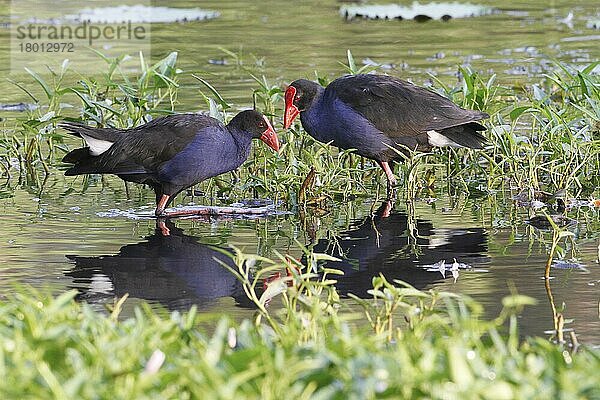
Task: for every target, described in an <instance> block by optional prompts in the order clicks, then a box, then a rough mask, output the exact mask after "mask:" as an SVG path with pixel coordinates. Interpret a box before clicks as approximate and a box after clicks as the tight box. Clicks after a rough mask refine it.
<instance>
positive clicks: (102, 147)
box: [79, 133, 113, 156]
mask: <svg viewBox="0 0 600 400" xmlns="http://www.w3.org/2000/svg"><path fill="white" fill-rule="evenodd" d="M79 134H80V135H81V137H82V138H83V140H85V142H86V143H87V145H88V146H89V148H90V154H91V155H93V156H99V155H100V154H102V153H104V152H105V151H106V150H108V149H110V146H112V145H113V142H109V141H108V140H101V139H96V138H93V137H91V136H88V135H85V134H83V133H79Z"/></svg>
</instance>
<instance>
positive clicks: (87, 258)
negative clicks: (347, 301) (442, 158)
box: [0, 1, 600, 344]
mask: <svg viewBox="0 0 600 400" xmlns="http://www.w3.org/2000/svg"><path fill="white" fill-rule="evenodd" d="M90 3H93V2H90ZM480 3H481V4H489V5H495V2H491V1H484V2H480ZM318 4H319V5H318ZM340 4H342V3H340V2H334V1H329V2H313V1H308V2H301V3H299V4H296V5H292V3H289V2H283V1H269V2H256V3H245V2H237V1H232V2H210V1H209V2H202V4H201V7H202V8H205V9H212V10H216V11H219V12H220V13H221V17H220V18H217V19H215V20H212V21H207V22H192V23H188V24H164V25H160V26H157V27H156V28H155V29H153V32H152V38H153V41H152V48H153V57H154V58H156V59H158V58H160V57H161V56H164V55H165V54H167V53H169V52H170V51H178V52H179V54H180V55H179V64H178V66H179V67H180V68H182V69H183V70H185V71H195V72H199V73H201V74H202V76H204V77H205V78H206V79H208V80H210V82H211V83H212V84H213V85H215V86H216V87H217V88H218V89H219V90H220V91H221V93H222V94H223V95H224V97H225V98H226V99H228V100H229V101H231V102H232V103H234V105H235V106H236V107H245V106H248V105H249V103H250V101H249V99H250V93H251V90H252V89H253V88H255V87H256V84H255V82H254V81H252V80H251V79H249V76H248V73H247V72H245V71H243V70H241V69H239V68H237V67H236V61H235V60H233V59H232V58H231V57H229V56H226V55H225V54H224V53H222V52H221V51H220V50H219V47H224V48H228V49H230V50H232V51H234V52H240V48H241V54H242V58H243V62H244V64H245V65H247V66H252V67H253V68H255V71H256V73H258V74H264V75H265V76H267V77H268V78H269V79H270V80H272V81H275V80H278V79H281V78H283V80H284V81H291V80H293V79H296V78H298V77H314V71H315V70H318V71H319V73H320V74H321V75H328V76H329V77H334V76H337V75H340V74H341V73H342V68H341V67H340V65H339V64H338V62H339V61H344V60H345V52H346V49H348V48H350V49H352V52H353V54H354V57H355V59H356V60H357V62H360V60H363V59H366V58H369V59H371V60H374V61H375V62H377V63H386V64H393V65H395V69H392V70H390V71H386V72H389V73H391V74H394V75H398V76H402V77H405V78H410V79H412V80H414V81H415V82H418V83H424V82H426V81H427V80H428V79H429V75H428V74H429V73H431V74H436V75H439V76H440V77H441V79H442V80H443V81H445V82H446V83H450V84H454V83H455V82H456V77H455V74H456V65H457V64H463V63H465V62H469V63H470V64H471V65H472V67H473V68H474V69H476V70H481V71H482V72H483V73H485V74H490V73H493V72H495V73H497V74H498V78H499V81H500V82H502V83H504V84H506V85H509V86H510V85H511V84H514V85H517V86H519V85H520V84H522V83H523V82H534V81H537V80H539V76H540V75H541V74H542V73H544V72H547V71H549V70H550V69H551V68H552V66H551V64H550V62H549V59H550V58H556V59H558V60H561V61H563V62H567V63H571V64H573V65H586V64H588V63H589V62H591V61H593V60H596V59H598V57H599V55H600V50H599V49H600V46H598V39H595V40H589V37H590V36H592V35H597V34H598V31H594V30H591V29H588V28H586V27H585V26H586V22H587V20H588V19H589V18H591V17H592V16H594V15H596V13H597V12H598V9H597V6H596V5H595V2H591V1H582V2H573V1H568V2H567V1H555V2H549V3H548V4H547V5H545V4H541V3H540V4H539V5H531V4H530V2H524V1H523V2H521V1H510V2H504V3H503V5H502V7H501V10H500V11H501V12H499V13H497V14H494V15H490V16H485V17H479V18H472V19H462V20H451V21H450V22H438V21H430V22H428V23H423V24H419V23H416V22H412V21H402V22H400V21H387V22H385V21H354V22H350V23H348V22H344V20H343V19H342V18H340V17H339V15H338V12H337V10H338V8H339V6H340ZM190 5H191V3H190V2H188V1H176V2H170V3H169V6H172V7H174V6H181V7H189V6H190ZM192 6H195V3H194V5H192ZM571 10H573V12H574V15H575V17H574V27H573V28H572V29H571V28H569V27H568V26H567V25H565V24H563V23H560V22H558V21H559V20H560V19H562V18H565V17H566V16H567V14H568V13H569V11H571ZM0 32H1V31H0ZM1 35H3V36H0V40H3V41H4V42H0V45H2V47H4V46H5V41H6V35H5V34H4V33H2V34H1ZM223 57H225V59H226V60H227V65H218V64H221V63H215V62H214V61H213V63H209V60H221V59H222V58H223ZM89 62H94V61H93V60H92V59H91V58H90V61H89ZM0 68H3V69H2V72H6V71H7V70H8V66H6V65H3V66H1V67H0ZM73 68H74V69H77V65H76V62H74V66H73ZM13 78H14V79H17V80H19V81H21V82H24V81H27V80H28V79H29V78H27V77H26V76H25V75H24V74H22V75H19V74H16V76H13ZM73 79H75V78H73ZM183 83H184V84H183V87H182V88H181V89H180V91H179V101H180V104H179V105H178V107H177V108H178V110H179V111H187V110H197V109H201V108H203V107H204V106H203V102H202V100H201V99H200V96H199V95H198V91H197V87H198V85H196V83H193V82H192V79H191V78H184V79H183ZM32 87H33V85H32ZM0 89H2V97H1V98H0V103H3V104H14V103H19V102H27V101H28V98H27V97H26V96H24V95H23V94H22V92H20V91H19V90H18V89H17V88H15V87H14V86H11V85H10V84H8V83H7V82H5V81H3V82H1V83H0ZM19 115H20V114H18V113H16V112H14V110H11V111H10V112H5V113H2V114H0V117H2V118H4V121H3V122H2V124H4V127H5V128H10V127H11V123H13V124H14V122H11V121H14V118H15V117H18V116H19ZM73 144H75V143H74V142H73ZM12 172H13V173H14V174H15V175H17V171H15V170H13V171H12ZM3 179H4V177H3ZM87 184H88V185H89V187H87V189H86V190H83V189H82V187H83V185H82V180H81V178H79V179H78V180H73V179H65V178H64V177H63V176H62V172H61V171H60V170H59V169H57V168H55V167H52V168H51V175H50V176H49V178H48V179H47V181H45V182H37V183H33V182H31V181H29V182H28V181H21V182H20V181H19V180H18V179H17V178H12V179H7V180H6V184H5V185H4V186H2V187H1V188H0V209H1V210H2V213H1V215H0V221H1V222H2V226H3V228H4V229H3V230H2V231H1V232H0V243H2V247H1V249H0V262H1V264H0V287H1V289H2V291H10V290H13V289H12V288H13V285H14V283H15V282H19V283H28V284H31V285H33V286H35V287H43V288H48V287H49V288H51V289H52V290H55V291H57V292H58V291H62V290H65V289H68V288H75V289H77V290H78V291H79V293H80V296H79V297H80V298H81V299H84V300H86V301H88V302H90V303H93V304H98V306H99V307H100V305H101V304H103V303H105V302H112V301H113V298H114V296H122V295H123V294H125V293H129V294H130V296H131V298H132V299H133V300H132V301H130V302H129V304H130V305H131V304H135V302H136V299H144V300H148V301H149V302H151V304H153V305H154V306H156V307H163V306H164V307H166V308H168V309H183V308H186V307H189V306H190V305H191V304H197V305H199V307H200V309H201V310H202V311H203V312H206V313H229V314H231V315H234V316H236V317H242V316H249V315H251V313H252V312H253V311H252V310H251V309H248V308H247V306H248V305H247V304H246V301H245V300H244V296H243V295H242V294H241V292H240V288H239V286H238V284H237V283H236V282H235V280H234V279H233V278H232V276H231V275H230V274H229V273H228V272H227V271H226V270H225V269H223V268H221V267H220V266H219V265H217V264H216V263H215V262H214V260H213V256H214V255H218V254H219V253H216V252H215V249H214V248H213V247H210V246H209V245H214V246H217V247H220V248H227V246H228V245H234V246H237V247H239V248H241V249H243V250H244V251H245V252H247V253H257V254H260V255H264V256H268V257H273V256H274V255H275V251H279V252H282V253H289V254H291V255H293V256H295V257H301V252H300V251H299V250H298V248H297V246H296V245H295V242H294V240H296V239H297V240H299V241H300V242H302V243H304V244H307V245H308V244H314V245H315V247H316V249H317V250H318V251H325V252H328V253H330V254H334V255H336V256H342V255H343V258H345V261H344V262H342V263H337V264H336V265H335V266H336V267H337V268H341V269H342V270H343V271H344V272H345V275H344V276H343V277H342V278H340V280H339V285H338V287H339V289H340V291H341V293H343V294H347V293H354V294H356V295H359V296H365V295H366V290H367V289H368V287H369V285H370V283H371V278H372V277H373V276H377V275H378V274H379V273H383V274H384V275H385V276H386V277H388V279H402V280H405V281H407V282H409V283H412V284H413V285H415V286H416V287H418V288H422V289H429V288H437V289H440V290H449V291H454V292H458V293H463V294H467V295H470V296H472V297H474V298H476V299H477V300H479V301H480V302H482V303H483V305H484V306H485V308H486V313H487V315H488V316H490V317H493V316H496V315H497V313H498V311H499V310H500V308H501V299H502V297H503V296H505V295H508V294H510V293H511V292H513V291H516V292H518V293H520V294H525V295H529V296H532V297H534V298H536V299H537V300H538V304H537V305H536V306H531V307H528V308H526V309H525V311H524V312H523V313H522V314H521V317H520V323H521V328H522V332H523V333H524V334H541V335H543V334H544V331H546V330H548V329H551V328H552V326H553V325H552V311H551V308H550V304H549V303H548V299H547V292H546V288H545V286H544V281H543V279H542V276H543V272H544V266H545V263H546V258H547V245H548V243H547V239H548V234H544V233H543V232H540V231H538V230H536V229H535V228H533V227H531V226H529V225H527V224H526V223H525V221H526V220H527V218H529V217H530V216H532V215H533V214H535V213H534V212H533V211H531V210H530V209H527V208H524V207H518V206H517V205H516V204H515V203H514V201H513V200H512V196H513V195H514V194H515V193H510V192H507V193H506V194H505V195H504V196H499V197H498V198H496V199H494V200H488V199H487V198H486V197H483V198H475V199H468V198H466V199H465V198H461V197H458V198H456V197H451V196H449V195H448V191H447V190H444V189H443V188H440V189H439V190H438V191H437V192H436V193H435V194H434V195H435V196H436V198H437V200H436V201H434V202H432V203H431V204H430V202H428V201H416V203H415V204H414V205H406V204H404V203H402V202H398V203H397V204H395V205H393V208H392V209H391V211H390V215H389V216H388V217H387V218H382V217H380V216H377V215H375V217H373V218H371V217H370V211H371V209H374V210H376V209H378V208H379V207H380V206H381V204H379V203H377V204H373V202H374V200H373V199H371V198H369V197H365V198H361V199H357V200H354V201H351V202H346V203H343V204H340V203H335V202H332V203H331V204H329V205H328V210H329V212H328V213H327V214H326V215H324V216H321V217H317V216H314V215H310V214H309V215H308V216H307V217H306V218H305V219H303V220H302V219H301V218H300V216H299V214H298V213H293V214H291V215H283V216H275V217H270V218H264V219H256V220H227V219H216V218H199V219H179V220H175V221H174V222H173V223H174V226H172V232H173V235H172V236H171V237H167V238H165V237H162V236H161V235H158V234H157V233H155V222H154V220H152V219H143V218H142V219H132V218H127V217H126V216H122V215H119V213H113V215H112V216H102V215H105V214H103V213H107V212H110V210H113V209H118V210H129V209H132V210H134V212H141V211H144V210H148V209H150V208H151V205H152V200H153V197H152V195H151V194H150V193H149V192H148V191H147V190H138V189H134V190H132V191H131V193H130V195H129V196H127V193H126V191H125V188H124V186H123V184H122V183H121V182H120V181H119V180H118V179H115V178H111V177H109V178H104V179H96V178H94V179H90V180H89V181H88V183H87ZM369 191H370V193H375V189H374V188H369ZM196 200H198V199H196ZM236 200H240V199H231V201H236ZM179 201H180V202H185V203H187V202H188V201H190V199H189V198H185V199H179ZM201 202H203V203H212V202H214V203H216V204H221V202H220V201H219V200H214V199H209V200H206V199H204V200H201ZM498 204H500V205H498ZM99 213H100V214H99ZM571 214H573V215H572V216H574V217H575V218H576V219H577V221H578V224H577V225H576V227H574V228H572V230H573V231H574V232H575V233H576V237H575V241H574V245H573V246H574V248H573V249H571V248H569V249H567V253H566V255H565V257H564V258H565V260H568V261H572V260H571V259H572V258H573V257H575V258H576V261H577V263H579V264H581V265H583V266H584V268H553V269H552V272H551V274H552V276H553V279H552V281H551V289H552V294H553V295H554V300H555V303H556V305H557V306H558V307H559V308H561V307H562V305H563V304H564V311H563V312H564V315H565V317H566V318H567V319H570V318H572V319H573V320H574V321H573V322H572V323H571V324H568V325H567V327H569V328H574V329H575V331H576V333H577V336H578V338H579V340H580V341H583V342H588V343H594V344H600V316H599V315H598V313H599V311H598V301H599V298H600V297H599V295H600V291H599V288H600V266H599V264H598V257H599V254H598V252H599V249H598V246H599V245H600V236H599V234H598V233H597V232H598V231H599V230H600V224H599V222H598V211H597V210H587V209H581V210H579V212H577V211H574V212H572V213H571ZM575 214H578V215H575ZM541 236H544V237H545V238H546V241H545V242H544V241H542V240H540V237H541ZM454 259H456V260H457V261H458V262H460V263H464V264H466V265H468V266H469V268H466V269H459V270H458V278H457V279H456V281H455V280H454V278H453V276H452V271H451V270H447V271H445V277H444V276H442V273H441V272H440V271H436V270H432V271H428V268H426V267H424V266H426V265H430V266H431V265H433V264H435V263H437V262H439V261H441V260H445V261H446V263H448V264H451V263H452V262H453V261H454ZM430 269H431V268H430ZM127 310H129V309H127ZM127 310H126V312H127Z"/></svg>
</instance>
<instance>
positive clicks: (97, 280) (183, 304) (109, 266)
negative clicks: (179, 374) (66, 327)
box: [66, 220, 252, 309]
mask: <svg viewBox="0 0 600 400" xmlns="http://www.w3.org/2000/svg"><path fill="white" fill-rule="evenodd" d="M161 222H162V221H161ZM164 224H166V227H167V228H168V229H169V231H170V234H169V235H166V236H165V235H163V233H162V229H164V227H165V226H162V225H161V224H157V229H156V232H155V233H154V234H153V235H151V236H148V237H147V238H146V239H145V240H144V241H143V242H140V243H136V244H128V245H125V246H123V247H121V249H120V250H119V252H118V253H117V254H115V255H106V256H98V257H81V256H72V255H67V258H69V259H70V260H72V261H74V262H75V267H74V268H73V269H72V270H71V271H68V272H67V273H66V275H67V276H70V277H72V278H73V283H74V286H75V288H76V289H78V290H79V291H80V294H79V298H80V299H81V300H86V301H88V302H101V301H103V299H108V298H110V299H112V298H113V297H114V296H123V295H125V294H126V293H129V295H130V296H131V297H136V298H140V299H145V300H148V301H152V302H154V301H155V302H160V303H161V304H163V305H164V306H166V307H167V308H169V309H186V308H189V307H190V306H191V305H192V304H196V305H198V306H200V307H203V306H210V305H211V304H213V303H215V301H216V299H218V298H222V297H233V298H234V299H235V301H236V303H237V304H238V305H239V306H242V307H252V305H251V304H250V302H249V300H248V299H247V297H246V295H245V294H244V291H243V288H242V286H241V284H240V282H239V281H238V280H237V279H236V277H235V276H234V275H232V274H231V273H230V272H229V270H228V269H227V268H225V267H224V266H223V265H222V264H221V262H222V263H225V264H227V265H229V266H231V267H235V265H234V263H233V261H232V260H231V259H230V258H229V257H228V256H227V255H225V254H223V253H222V252H221V251H219V250H220V248H218V247H216V246H211V245H206V244H203V243H199V242H198V238H197V237H194V236H189V235H186V234H184V232H183V230H181V229H180V228H177V227H176V226H175V225H174V224H173V223H172V222H171V221H169V220H167V221H165V222H164ZM221 250H222V249H221ZM219 261H220V262H219Z"/></svg>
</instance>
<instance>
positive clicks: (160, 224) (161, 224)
mask: <svg viewBox="0 0 600 400" xmlns="http://www.w3.org/2000/svg"><path fill="white" fill-rule="evenodd" d="M156 228H157V229H159V230H160V233H161V234H162V235H163V236H169V235H171V230H170V229H169V227H168V226H167V224H166V223H165V219H164V218H159V219H158V220H157V221H156Z"/></svg>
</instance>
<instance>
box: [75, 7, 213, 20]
mask: <svg viewBox="0 0 600 400" xmlns="http://www.w3.org/2000/svg"><path fill="white" fill-rule="evenodd" d="M218 16H219V13H218V12H217V11H210V10H201V9H199V8H172V7H148V6H143V5H139V4H138V5H134V6H116V7H95V8H85V9H83V10H81V11H79V13H77V14H70V15H65V17H64V19H65V20H67V21H73V22H84V21H85V22H91V23H102V24H114V23H126V22H131V23H157V22H158V23H160V22H163V23H166V22H188V21H202V20H207V19H213V18H217V17H218Z"/></svg>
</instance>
